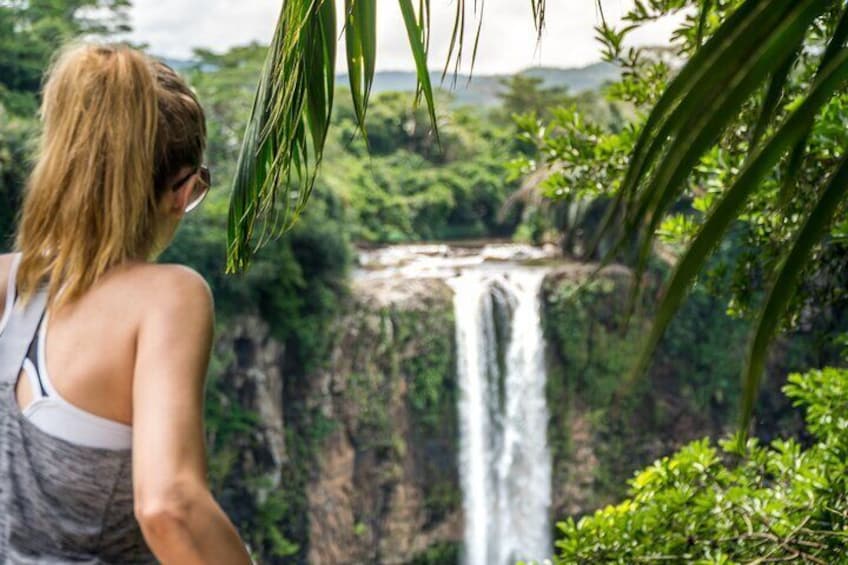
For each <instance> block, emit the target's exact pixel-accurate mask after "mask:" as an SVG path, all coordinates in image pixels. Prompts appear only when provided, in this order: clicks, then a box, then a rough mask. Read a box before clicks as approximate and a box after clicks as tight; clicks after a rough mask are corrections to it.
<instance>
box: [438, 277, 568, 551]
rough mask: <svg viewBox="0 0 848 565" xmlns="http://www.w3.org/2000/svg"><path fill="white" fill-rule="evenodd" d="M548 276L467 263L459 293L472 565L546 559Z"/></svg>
mask: <svg viewBox="0 0 848 565" xmlns="http://www.w3.org/2000/svg"><path fill="white" fill-rule="evenodd" d="M543 277H544V272H542V271H540V270H538V269H530V268H522V267H516V266H513V267H511V268H510V269H506V270H495V269H486V270H483V269H474V268H468V269H464V270H463V271H462V272H461V274H460V275H459V276H457V277H454V278H452V279H450V280H449V283H450V285H451V286H452V287H453V289H454V293H455V294H454V308H455V312H456V339H457V350H458V355H457V359H458V361H457V364H458V376H459V388H460V399H459V420H460V473H461V482H462V490H463V510H464V513H465V551H464V560H465V563H466V565H484V564H492V565H506V564H508V563H514V562H515V561H517V560H525V561H530V560H536V561H540V562H541V561H542V560H543V559H546V558H549V557H550V556H551V554H552V547H551V540H550V523H549V519H548V510H549V507H550V497H551V458H550V453H549V451H548V447H547V424H548V411H547V405H546V401H545V377H546V375H545V362H544V340H543V336H542V330H541V324H540V317H539V290H540V288H541V284H542V279H543Z"/></svg>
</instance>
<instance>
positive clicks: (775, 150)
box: [624, 50, 848, 387]
mask: <svg viewBox="0 0 848 565" xmlns="http://www.w3.org/2000/svg"><path fill="white" fill-rule="evenodd" d="M846 80H848V50H843V51H842V52H841V53H839V54H837V55H836V56H835V57H834V59H833V60H832V61H831V63H830V64H829V65H828V66H827V67H826V68H825V69H823V71H822V73H821V75H820V76H819V79H818V80H817V81H816V83H814V85H813V87H812V88H811V89H810V92H809V93H808V95H807V97H806V98H805V99H804V101H803V102H802V103H801V104H800V105H799V106H798V108H797V109H796V110H795V111H794V112H793V113H792V114H790V115H789V116H788V117H787V118H786V120H785V121H784V122H783V124H782V125H781V126H780V127H779V128H778V129H777V131H776V132H775V133H774V134H773V135H772V137H771V138H769V139H768V141H767V142H765V143H764V144H763V145H762V146H760V147H759V148H757V149H756V150H755V152H754V154H753V155H752V157H751V158H750V159H749V160H748V162H747V163H746V165H745V166H744V167H743V169H742V171H741V172H740V173H739V176H738V177H737V179H736V180H735V181H734V183H733V184H732V185H731V186H730V187H729V188H728V189H727V191H726V192H725V193H724V194H723V195H722V197H721V199H720V200H719V202H718V203H717V205H716V206H715V208H714V209H713V210H712V211H711V212H710V214H709V216H708V217H707V219H706V220H705V222H704V224H703V225H702V226H701V228H700V230H699V231H698V234H697V235H696V236H695V238H694V240H693V241H692V243H691V244H690V245H689V247H688V248H687V250H686V252H685V253H684V255H683V257H682V258H681V259H680V261H679V262H678V263H677V265H676V267H675V270H674V272H673V274H672V277H671V280H670V282H669V284H668V287H667V288H666V291H665V293H664V296H663V298H662V301H661V303H660V305H659V308H658V310H657V316H656V318H655V320H654V323H653V326H652V328H651V332H650V334H649V336H648V339H647V342H646V344H645V346H644V347H643V349H642V352H641V353H640V356H639V360H638V362H637V363H636V365H635V366H634V368H633V370H632V371H631V373H630V375H629V376H628V378H627V381H626V382H625V384H624V386H625V387H629V386H630V384H631V383H632V382H633V381H634V380H635V378H636V377H637V376H639V375H641V374H644V372H645V370H646V369H647V367H648V364H649V362H650V359H651V356H652V355H653V352H654V351H655V350H656V347H657V345H658V343H659V341H660V339H661V338H662V336H663V334H664V333H665V330H666V328H667V327H668V324H669V323H670V322H671V319H672V318H673V317H674V314H675V313H676V312H677V310H678V309H679V307H680V305H681V303H682V301H683V298H684V297H685V296H686V293H687V291H688V289H689V287H690V286H691V284H692V283H693V282H694V280H695V278H696V277H697V275H698V273H699V272H700V271H701V269H702V268H703V267H704V265H705V263H706V261H707V259H708V258H709V256H710V253H711V252H712V250H713V249H714V248H715V246H716V245H717V244H718V242H719V241H720V240H721V238H722V237H723V235H724V233H725V232H726V230H727V228H728V227H729V226H730V224H731V223H732V222H733V220H734V219H735V218H737V217H738V214H739V212H740V210H741V209H742V206H743V205H744V203H745V201H746V199H747V198H748V196H749V195H750V194H751V193H752V192H753V191H754V190H755V189H756V187H757V186H758V185H759V184H760V182H761V181H762V179H763V178H764V177H765V176H766V175H768V174H769V173H770V172H771V171H772V170H773V169H774V167H775V166H776V165H777V163H778V162H779V160H780V158H781V156H782V155H783V154H784V153H785V152H786V151H787V150H788V149H790V148H791V147H792V146H793V145H794V144H795V143H797V142H798V140H799V139H801V138H802V137H803V135H804V134H805V131H806V127H807V123H808V121H809V120H810V119H814V117H815V115H816V114H817V112H818V111H819V109H820V108H821V107H822V106H823V105H824V104H826V103H827V101H828V100H829V99H830V98H831V96H832V95H833V94H834V92H836V91H837V90H838V89H840V88H842V87H843V86H844V84H845V82H846Z"/></svg>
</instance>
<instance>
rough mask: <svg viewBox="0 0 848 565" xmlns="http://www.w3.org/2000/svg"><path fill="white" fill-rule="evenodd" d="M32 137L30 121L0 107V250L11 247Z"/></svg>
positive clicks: (27, 168)
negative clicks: (10, 114)
mask: <svg viewBox="0 0 848 565" xmlns="http://www.w3.org/2000/svg"><path fill="white" fill-rule="evenodd" d="M34 134H35V124H34V123H33V120H27V119H24V118H17V117H14V116H9V115H8V113H7V112H6V111H5V110H4V109H3V107H2V105H0V250H5V249H10V248H11V246H12V236H13V235H14V228H15V224H16V221H15V220H16V214H17V210H18V207H19V205H20V198H21V192H22V190H23V186H24V184H25V183H26V177H27V175H28V174H29V156H30V155H31V151H32V140H33V138H34V137H35V135H34Z"/></svg>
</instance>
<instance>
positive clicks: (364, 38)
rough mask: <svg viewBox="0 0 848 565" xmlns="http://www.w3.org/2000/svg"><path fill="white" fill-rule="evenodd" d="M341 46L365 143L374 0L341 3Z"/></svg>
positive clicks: (373, 49)
mask: <svg viewBox="0 0 848 565" xmlns="http://www.w3.org/2000/svg"><path fill="white" fill-rule="evenodd" d="M345 45H346V47H347V74H348V79H349V82H350V94H351V98H352V99H353V110H354V113H355V114H356V121H357V123H358V125H359V130H360V131H361V132H362V136H363V137H364V138H365V139H366V141H367V139H368V132H367V131H366V128H365V114H366V113H367V111H368V100H369V98H370V96H371V86H372V85H373V83H374V69H375V64H376V60H377V0H345Z"/></svg>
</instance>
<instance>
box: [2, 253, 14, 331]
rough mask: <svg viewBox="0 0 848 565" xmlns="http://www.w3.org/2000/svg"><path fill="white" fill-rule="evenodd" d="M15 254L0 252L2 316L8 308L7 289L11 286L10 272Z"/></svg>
mask: <svg viewBox="0 0 848 565" xmlns="http://www.w3.org/2000/svg"><path fill="white" fill-rule="evenodd" d="M13 257H14V254H12V253H3V254H0V318H2V317H3V315H4V314H5V310H6V289H7V288H8V286H9V272H10V271H11V270H12V258H13Z"/></svg>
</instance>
